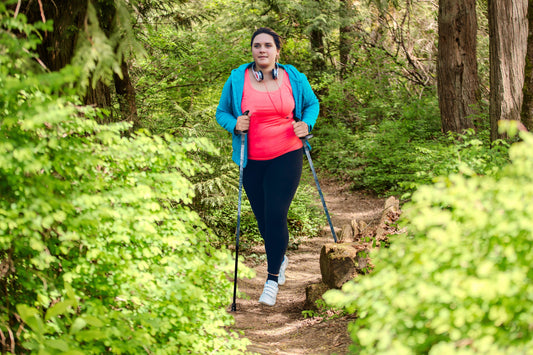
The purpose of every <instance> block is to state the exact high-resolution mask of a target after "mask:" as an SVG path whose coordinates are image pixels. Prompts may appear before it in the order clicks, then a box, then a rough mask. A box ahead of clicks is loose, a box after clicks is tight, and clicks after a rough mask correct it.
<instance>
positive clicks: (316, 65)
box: [310, 29, 326, 77]
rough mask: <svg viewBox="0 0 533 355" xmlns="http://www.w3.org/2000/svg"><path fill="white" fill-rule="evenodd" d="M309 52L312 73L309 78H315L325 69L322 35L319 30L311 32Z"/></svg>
mask: <svg viewBox="0 0 533 355" xmlns="http://www.w3.org/2000/svg"><path fill="white" fill-rule="evenodd" d="M311 50H312V53H313V58H312V60H311V61H312V63H313V73H310V76H311V77H313V76H317V75H319V73H320V72H322V71H324V70H325V69H326V59H325V58H326V52H325V51H324V33H323V32H322V31H321V30H320V29H313V30H311Z"/></svg>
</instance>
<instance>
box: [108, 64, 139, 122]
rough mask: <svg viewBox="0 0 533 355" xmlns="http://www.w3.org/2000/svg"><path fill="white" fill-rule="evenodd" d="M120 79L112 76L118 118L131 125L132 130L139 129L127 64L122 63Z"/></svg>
mask: <svg viewBox="0 0 533 355" xmlns="http://www.w3.org/2000/svg"><path fill="white" fill-rule="evenodd" d="M120 67H121V71H122V78H120V76H118V75H117V74H114V75H113V80H114V82H115V90H116V92H117V96H118V102H119V105H120V113H121V114H120V116H121V118H122V119H123V120H125V121H129V122H131V123H132V124H133V127H132V130H136V129H138V128H140V126H141V125H140V122H139V116H138V115H137V103H136V102H135V88H134V87H133V84H132V83H131V78H130V74H129V68H128V63H127V62H126V61H122V64H121V66H120Z"/></svg>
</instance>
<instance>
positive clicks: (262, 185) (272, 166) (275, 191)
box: [243, 149, 303, 281]
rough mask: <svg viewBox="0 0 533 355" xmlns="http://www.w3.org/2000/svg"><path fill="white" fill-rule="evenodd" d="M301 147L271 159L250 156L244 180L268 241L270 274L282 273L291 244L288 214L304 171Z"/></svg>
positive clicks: (265, 239)
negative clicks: (251, 157) (254, 158)
mask: <svg viewBox="0 0 533 355" xmlns="http://www.w3.org/2000/svg"><path fill="white" fill-rule="evenodd" d="M302 160H303V153H302V149H298V150H294V151H292V152H289V153H286V154H283V155H282V156H279V157H277V158H274V159H271V160H248V164H247V165H246V168H244V176H243V184H244V189H245V190H246V195H247V196H248V200H249V201H250V205H251V206H252V210H253V212H254V215H255V218H256V219H257V225H258V227H259V231H260V232H261V236H262V237H263V240H264V241H265V251H266V255H267V262H268V268H267V271H268V273H269V274H270V276H269V278H270V279H274V281H277V280H276V279H277V277H274V278H272V277H271V276H272V275H276V274H278V273H279V269H280V266H281V263H282V262H283V256H284V255H285V251H286V250H287V246H288V244H289V229H288V227H287V214H288V213H289V206H290V205H291V202H292V199H293V198H294V194H295V193H296V190H297V188H298V184H299V183H300V177H301V175H302Z"/></svg>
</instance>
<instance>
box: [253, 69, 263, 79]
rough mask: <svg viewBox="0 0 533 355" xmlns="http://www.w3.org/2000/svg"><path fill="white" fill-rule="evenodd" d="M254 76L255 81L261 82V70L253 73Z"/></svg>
mask: <svg viewBox="0 0 533 355" xmlns="http://www.w3.org/2000/svg"><path fill="white" fill-rule="evenodd" d="M254 75H255V79H256V80H257V81H263V72H262V71H261V70H259V71H254Z"/></svg>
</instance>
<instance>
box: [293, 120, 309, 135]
mask: <svg viewBox="0 0 533 355" xmlns="http://www.w3.org/2000/svg"><path fill="white" fill-rule="evenodd" d="M292 129H294V134H296V136H297V137H299V138H303V137H305V136H307V135H308V134H309V126H307V123H305V122H302V121H299V122H295V121H293V122H292Z"/></svg>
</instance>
